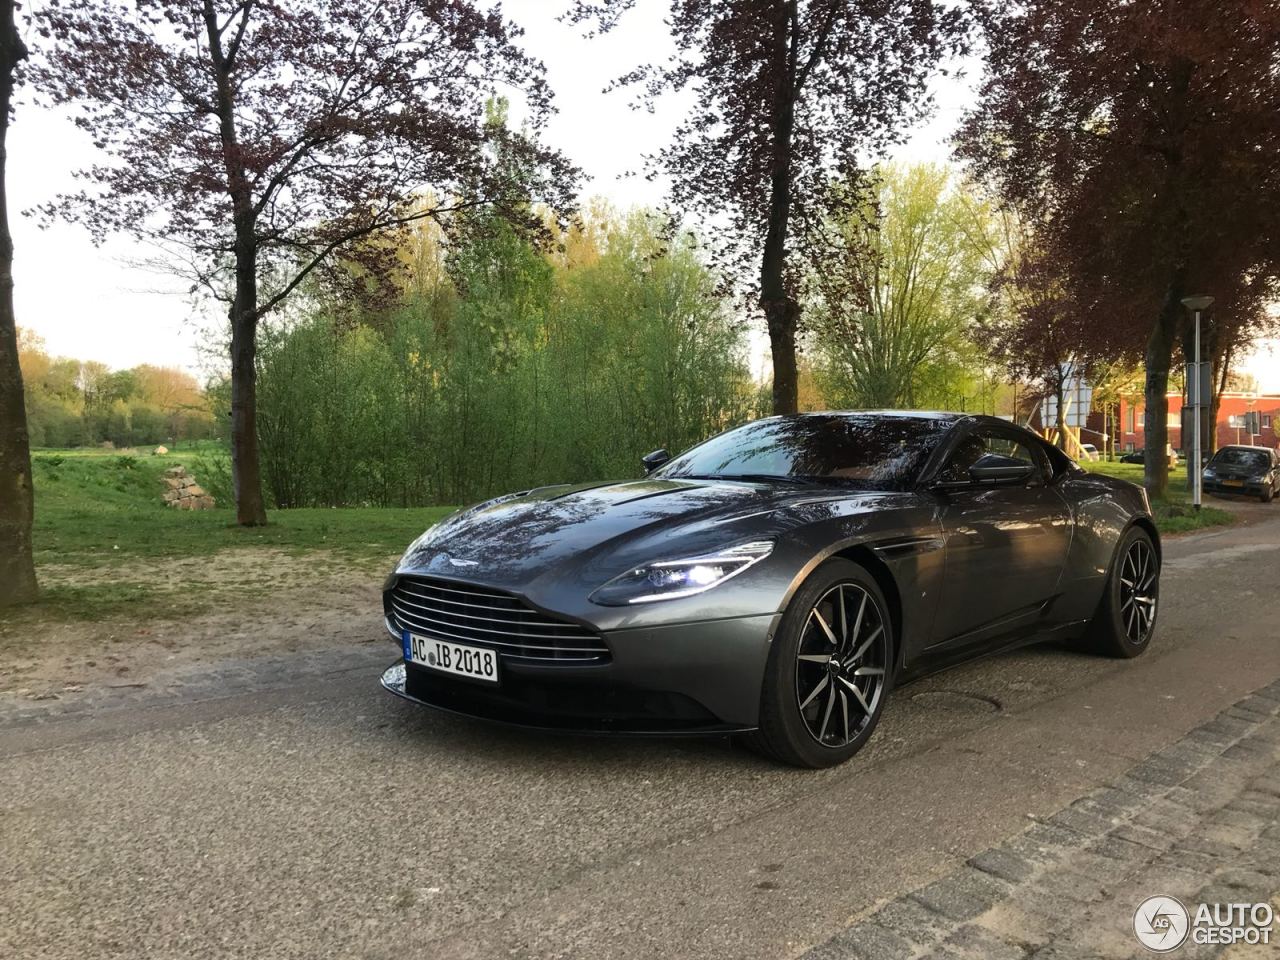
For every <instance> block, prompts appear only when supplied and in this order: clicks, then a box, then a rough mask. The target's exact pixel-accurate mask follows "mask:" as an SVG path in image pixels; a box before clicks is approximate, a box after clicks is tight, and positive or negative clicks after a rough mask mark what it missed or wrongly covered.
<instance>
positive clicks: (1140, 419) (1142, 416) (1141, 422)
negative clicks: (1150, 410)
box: [1138, 411, 1147, 427]
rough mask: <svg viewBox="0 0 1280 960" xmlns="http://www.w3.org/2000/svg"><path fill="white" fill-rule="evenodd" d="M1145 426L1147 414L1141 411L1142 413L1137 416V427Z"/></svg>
mask: <svg viewBox="0 0 1280 960" xmlns="http://www.w3.org/2000/svg"><path fill="white" fill-rule="evenodd" d="M1146 425H1147V414H1146V411H1143V412H1142V413H1140V414H1138V426H1140V427H1145V426H1146Z"/></svg>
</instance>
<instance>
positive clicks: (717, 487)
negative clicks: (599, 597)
mask: <svg viewBox="0 0 1280 960" xmlns="http://www.w3.org/2000/svg"><path fill="white" fill-rule="evenodd" d="M848 496H849V494H848V493H847V492H846V491H840V492H832V491H831V490H830V489H825V490H823V489H820V488H806V487H795V488H792V487H782V488H779V487H777V486H773V485H766V484H753V483H742V482H721V481H706V480H663V479H648V480H633V481H626V482H621V483H603V484H588V485H581V486H556V487H541V488H539V489H536V490H529V491H526V492H524V493H519V494H512V495H509V496H505V497H499V498H497V499H495V500H490V501H487V502H485V503H481V504H478V505H476V506H474V507H471V508H469V509H467V510H464V511H461V512H459V513H457V514H454V515H453V516H452V517H449V518H448V519H446V520H444V521H442V522H440V523H439V524H437V525H436V526H434V527H432V528H431V529H430V530H428V531H427V532H426V533H425V534H424V535H423V536H422V537H421V538H420V539H419V540H418V541H416V542H415V543H414V545H413V547H412V548H411V549H410V550H409V551H408V552H407V553H406V554H405V556H404V558H403V560H402V561H401V563H400V566H399V568H398V570H397V572H398V573H418V574H430V575H433V576H441V577H452V578H456V579H460V580H466V581H468V582H472V583H479V584H489V585H491V586H495V587H502V588H506V589H515V590H520V589H525V588H527V587H529V586H531V585H533V584H535V583H536V582H537V581H538V580H539V579H541V578H543V577H556V578H559V579H560V580H561V581H562V583H563V582H564V581H566V580H569V581H572V580H580V585H581V586H582V587H583V588H584V589H588V590H590V589H594V588H595V587H597V586H599V585H600V584H601V583H603V582H604V581H605V580H607V579H608V578H610V577H613V576H616V575H617V574H618V573H621V572H623V571H624V570H627V569H630V568H631V567H632V566H635V565H637V564H641V563H646V562H651V561H653V560H659V559H664V558H665V559H674V558H678V557H681V556H695V555H697V554H698V553H701V552H706V551H710V550H716V549H719V548H722V547H724V546H727V545H730V544H732V543H735V542H741V541H745V540H758V539H765V538H769V537H772V536H775V535H776V534H778V533H779V532H781V531H783V530H785V529H787V528H789V527H791V526H793V525H794V524H795V523H797V522H800V521H801V520H802V517H803V514H804V510H803V509H802V508H804V507H805V506H806V505H811V506H814V507H818V506H819V505H820V504H822V503H824V502H829V501H831V500H833V499H836V498H841V497H843V498H847V497H848ZM866 496H867V497H868V498H877V497H880V496H884V495H883V494H867V495H866Z"/></svg>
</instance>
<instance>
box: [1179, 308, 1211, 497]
mask: <svg viewBox="0 0 1280 960" xmlns="http://www.w3.org/2000/svg"><path fill="white" fill-rule="evenodd" d="M1182 305H1183V306H1184V307H1186V308H1187V309H1188V310H1190V311H1192V312H1193V313H1194V314H1195V315H1196V338H1195V343H1196V345H1195V353H1196V355H1195V358H1194V359H1193V360H1192V361H1191V369H1192V370H1194V371H1195V374H1194V376H1193V377H1192V378H1191V379H1192V383H1188V384H1187V392H1188V393H1189V394H1190V399H1191V403H1192V413H1193V415H1194V416H1195V426H1194V427H1193V428H1192V431H1191V437H1192V440H1191V457H1192V460H1191V464H1192V467H1191V469H1192V473H1191V477H1192V480H1191V502H1192V503H1193V504H1194V505H1195V508H1196V509H1197V510H1199V509H1200V495H1201V488H1202V486H1203V484H1204V471H1203V468H1202V467H1201V465H1200V407H1201V403H1200V396H1201V391H1202V390H1203V389H1204V387H1203V385H1202V384H1201V383H1200V377H1201V374H1202V373H1203V372H1204V371H1203V370H1202V368H1201V367H1200V314H1201V313H1202V312H1203V311H1205V310H1208V309H1209V308H1210V307H1211V306H1213V297H1204V296H1200V297H1183V298H1182ZM1193 388H1194V390H1193Z"/></svg>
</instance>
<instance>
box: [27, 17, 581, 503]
mask: <svg viewBox="0 0 1280 960" xmlns="http://www.w3.org/2000/svg"><path fill="white" fill-rule="evenodd" d="M38 22H39V24H40V36H41V38H42V40H43V42H44V46H45V47H46V49H45V51H44V54H45V56H44V59H43V62H42V64H41V65H40V67H39V69H37V70H36V71H35V74H36V78H37V80H38V82H39V84H40V85H41V87H42V88H43V89H44V90H46V91H47V92H48V94H49V96H50V97H51V98H52V100H53V101H54V102H55V103H69V104H73V105H74V106H75V107H76V108H78V115H77V120H76V122H77V123H78V124H79V125H80V126H81V127H82V128H83V129H85V130H86V131H88V132H90V133H91V134H92V136H93V137H94V140H95V142H96V143H98V144H99V145H100V146H101V147H103V148H104V149H105V150H107V152H108V153H109V154H110V155H111V157H112V161H113V162H111V163H109V164H102V165H99V166H95V167H93V168H92V169H91V170H88V171H86V172H85V173H84V177H85V178H86V179H87V180H88V182H89V184H90V185H91V186H90V189H88V190H85V191H83V192H81V193H79V194H77V195H74V196H70V197H66V198H63V199H62V200H61V201H59V202H58V203H57V204H54V205H51V206H50V207H49V208H47V209H46V213H48V214H57V215H62V216H65V217H68V218H71V219H74V220H78V221H80V222H83V223H85V224H86V225H87V226H88V227H89V228H90V230H91V231H92V232H93V234H94V236H95V237H96V238H98V239H101V238H102V237H104V236H105V235H106V234H108V233H111V232H114V231H127V232H130V233H132V234H134V235H136V236H139V237H142V238H145V239H148V240H153V241H156V242H158V243H160V244H162V245H164V246H165V248H166V249H167V250H169V251H170V253H171V254H172V255H174V256H177V257H180V258H181V259H182V260H183V262H184V263H185V265H186V267H187V268H188V269H189V271H190V273H191V274H192V276H193V277H194V279H195V280H196V281H197V284H198V285H199V286H201V287H203V288H204V289H205V290H206V291H207V292H208V293H209V294H210V295H211V296H213V297H216V298H217V299H219V300H221V301H222V302H224V303H225V304H226V305H227V309H228V315H229V318H230V328H231V342H230V356H231V452H232V474H233V486H234V488H235V498H236V508H237V517H238V520H239V522H240V523H242V524H247V525H256V524H261V523H264V522H265V521H266V513H265V509H264V505H263V499H262V485H261V479H260V470H259V451H258V437H257V420H256V408H257V394H256V379H255V378H256V372H255V356H256V353H257V336H258V328H259V321H260V320H261V318H262V317H263V316H265V315H266V314H268V313H269V312H270V311H272V310H273V309H275V308H277V307H279V306H280V305H281V304H282V303H283V302H284V301H285V299H286V298H287V297H289V296H290V295H291V294H293V293H294V291H295V290H297V289H298V287H299V285H300V284H303V283H304V282H309V281H311V280H315V279H317V278H322V279H327V280H329V281H332V282H334V283H343V284H346V285H348V286H350V287H351V288H353V289H357V290H359V291H361V292H363V293H367V294H377V293H380V292H382V287H383V281H384V280H385V278H386V276H387V273H388V271H389V269H390V267H391V265H390V263H389V257H390V256H391V251H392V249H393V245H387V244H376V243H363V244H358V243H356V241H359V240H361V239H363V238H365V237H368V236H370V235H371V234H374V233H376V232H381V231H394V230H396V229H398V228H402V227H403V226H404V225H406V224H407V223H410V222H412V221H414V220H416V219H421V218H424V217H432V216H438V215H440V214H441V213H442V211H443V210H444V209H450V208H457V207H459V206H473V205H484V204H491V205H494V206H495V207H497V208H499V209H502V208H504V206H505V200H506V196H507V187H508V185H507V184H505V183H503V181H502V179H501V177H500V176H497V175H494V171H493V168H492V167H491V165H489V164H487V163H486V154H485V144H486V138H485V134H484V114H483V110H484V102H485V94H486V93H489V92H492V91H494V90H495V89H496V88H498V87H499V86H503V87H511V88H515V89H518V90H520V91H522V92H523V94H524V100H525V103H526V104H527V107H528V117H529V125H530V129H531V130H536V129H537V128H538V127H539V126H540V125H541V123H542V122H543V121H544V119H545V118H546V116H547V115H548V112H549V110H550V103H549V100H550V94H549V91H548V90H547V88H546V85H545V84H544V82H543V80H542V66H541V64H539V63H537V62H535V61H533V60H531V59H530V58H529V57H527V56H526V55H525V54H524V53H522V52H521V51H520V50H519V49H518V48H517V47H516V46H515V44H514V38H515V35H516V32H517V31H515V30H514V29H513V28H512V27H511V26H510V25H509V24H507V23H506V22H504V21H503V20H502V19H501V16H500V15H499V14H498V13H497V12H484V11H481V10H479V9H478V8H477V7H476V6H475V4H473V3H471V2H468V0H385V2H380V0H270V2H268V0H139V2H137V3H129V4H121V3H118V2H115V0H88V2H85V3H77V4H74V5H70V4H68V5H59V6H50V7H47V8H46V9H44V10H43V11H41V12H40V14H39V15H38ZM504 136H506V138H507V142H506V144H505V149H506V151H507V152H508V153H509V154H512V155H518V156H520V157H522V158H523V160H524V161H525V164H526V165H527V166H528V167H530V168H535V169H538V170H540V171H543V172H544V173H545V177H544V178H543V180H542V181H541V187H542V191H543V196H542V199H546V200H548V201H549V202H551V203H553V204H554V205H555V206H556V207H557V208H562V207H564V206H566V205H567V204H568V202H569V191H570V188H571V185H572V181H573V179H574V172H573V170H572V169H571V168H570V167H569V166H568V165H567V164H566V163H565V162H564V161H563V160H562V159H561V158H560V157H559V155H557V154H555V153H553V152H551V151H549V150H546V149H544V148H542V147H540V146H538V144H537V143H536V142H535V141H534V140H533V139H532V137H531V136H529V135H526V134H523V133H505V132H504ZM462 184H467V185H469V187H470V192H468V193H467V194H465V195H462V194H461V193H460V192H459V191H458V190H457V189H456V188H458V187H459V186H460V185H462ZM428 187H431V188H434V191H435V193H434V195H436V196H440V197H446V198H452V199H449V200H446V201H443V202H442V203H441V204H439V205H437V206H424V205H423V204H422V203H421V202H420V201H421V198H422V196H423V194H422V191H423V190H424V189H425V188H428ZM531 226H536V225H531ZM193 289H194V288H193Z"/></svg>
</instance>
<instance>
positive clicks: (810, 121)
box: [569, 0, 965, 413]
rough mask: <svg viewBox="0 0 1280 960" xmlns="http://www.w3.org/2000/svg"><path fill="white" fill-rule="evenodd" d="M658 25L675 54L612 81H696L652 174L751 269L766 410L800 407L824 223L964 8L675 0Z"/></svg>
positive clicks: (840, 215)
mask: <svg viewBox="0 0 1280 960" xmlns="http://www.w3.org/2000/svg"><path fill="white" fill-rule="evenodd" d="M634 4H635V0H577V2H575V3H574V4H573V5H572V7H571V11H570V14H569V16H570V18H571V19H573V20H575V21H578V22H581V23H587V24H591V25H592V26H593V28H595V29H598V30H610V29H613V28H614V27H615V26H616V25H617V24H618V22H619V19H620V18H621V17H622V16H623V14H625V13H626V12H627V11H628V10H630V9H631V8H632V7H633V6H634ZM667 24H668V26H669V28H670V31H671V35H672V38H673V39H674V41H675V45H676V51H677V53H676V56H675V58H674V59H673V60H671V61H670V62H668V63H662V64H646V65H642V66H640V67H639V68H637V69H636V70H634V71H633V72H631V73H629V74H627V75H626V76H624V77H622V78H620V79H619V81H618V85H620V86H632V85H634V86H635V87H636V88H637V89H638V90H639V93H640V99H641V102H642V103H644V104H646V105H652V104H653V103H654V101H656V100H657V99H658V98H659V97H661V96H662V95H664V94H666V93H670V92H675V91H679V90H685V89H690V90H692V91H693V92H694V94H695V97H694V103H693V106H692V108H691V111H690V113H689V115H688V117H687V118H686V119H685V120H684V121H683V122H682V123H681V124H680V126H679V128H678V129H677V131H676V134H675V136H674V138H673V140H672V142H671V144H670V145H668V146H666V147H665V148H663V149H661V150H660V151H659V152H658V153H656V154H655V155H654V156H652V157H650V158H648V159H649V164H650V172H651V173H655V174H656V173H664V174H666V175H667V176H669V177H670V180H671V200H672V203H673V206H675V207H676V208H677V209H678V210H679V211H680V212H681V213H683V214H685V215H692V216H698V217H702V218H704V219H705V220H706V221H707V224H708V229H707V231H706V232H707V237H708V240H707V242H708V244H709V246H710V249H711V252H712V254H713V256H714V259H715V261H716V264H717V266H719V267H721V268H722V269H723V270H724V271H725V272H726V273H727V274H728V275H730V276H733V277H745V276H750V275H751V274H752V273H754V274H755V276H756V278H757V279H756V282H755V283H752V284H747V285H745V286H746V287H747V288H748V289H749V291H750V292H751V293H752V294H754V295H755V296H756V297H758V300H759V305H760V307H761V309H762V310H763V311H764V315H765V320H766V323H767V326H768V330H769V341H770V345H771V348H772V353H773V408H774V411H775V412H776V413H790V412H794V411H795V409H796V403H797V368H796V335H797V332H798V330H799V325H800V317H801V302H802V299H803V291H802V284H803V282H804V281H805V279H806V278H808V279H812V278H814V277H815V276H821V275H822V273H821V271H822V260H823V255H824V253H825V252H826V247H827V243H826V240H825V238H824V232H825V231H824V227H826V225H828V224H830V223H832V222H841V221H843V220H845V219H847V218H848V216H850V215H855V214H856V211H857V210H858V209H860V208H861V206H862V201H863V198H862V196H861V195H860V194H859V192H858V191H856V190H851V189H849V188H850V184H853V183H856V182H857V181H858V178H859V171H860V169H861V165H862V164H863V163H865V162H866V161H867V160H868V159H869V158H871V157H874V156H875V155H876V154H877V153H879V152H881V151H883V149H884V148H885V147H887V146H888V145H890V144H892V143H893V142H895V141H896V140H898V139H899V138H900V137H901V135H902V132H903V130H904V129H905V127H906V126H907V123H908V122H909V121H910V120H911V119H913V118H915V117H916V116H918V115H919V114H920V113H921V112H922V110H924V109H925V108H926V107H927V105H928V102H929V98H928V95H927V82H928V80H929V77H930V76H931V75H932V74H933V73H934V71H935V70H936V69H937V68H938V66H939V64H940V62H941V61H942V60H943V59H944V58H945V57H946V56H947V55H948V54H949V53H954V52H956V51H958V50H960V49H961V48H962V47H963V42H964V37H965V18H964V16H963V14H962V12H961V9H960V6H959V5H957V4H951V3H943V2H934V0H736V2H734V3H723V2H719V0H670V13H669V15H668V18H667ZM832 239H833V241H834V238H832ZM753 265H754V269H753Z"/></svg>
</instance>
